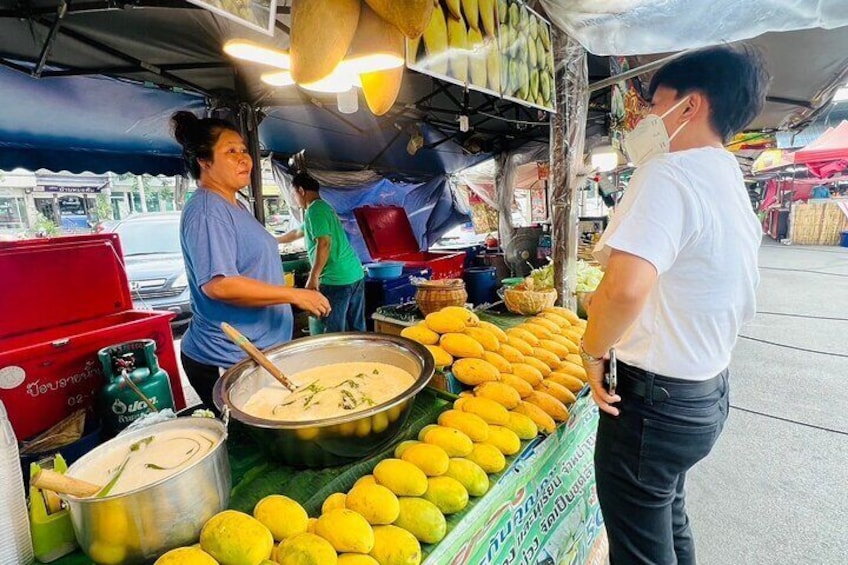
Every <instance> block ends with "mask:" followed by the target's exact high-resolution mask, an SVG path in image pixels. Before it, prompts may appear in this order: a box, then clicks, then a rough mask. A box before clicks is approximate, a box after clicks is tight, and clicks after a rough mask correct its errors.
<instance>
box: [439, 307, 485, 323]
mask: <svg viewBox="0 0 848 565" xmlns="http://www.w3.org/2000/svg"><path fill="white" fill-rule="evenodd" d="M439 312H442V313H444V314H450V315H451V316H456V317H457V318H459V319H460V320H462V323H463V324H465V325H466V326H467V327H474V326H477V325H479V324H480V318H478V317H477V314H475V313H474V312H472V311H471V310H469V309H468V308H463V307H462V306H445V307H444V308H442V309H441V310H439Z"/></svg>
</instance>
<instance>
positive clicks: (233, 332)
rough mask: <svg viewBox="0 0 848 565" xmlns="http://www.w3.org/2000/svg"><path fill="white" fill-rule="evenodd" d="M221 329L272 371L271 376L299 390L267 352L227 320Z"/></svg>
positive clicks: (288, 386)
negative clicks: (269, 357)
mask: <svg viewBox="0 0 848 565" xmlns="http://www.w3.org/2000/svg"><path fill="white" fill-rule="evenodd" d="M221 330H222V331H223V332H224V334H225V335H226V336H227V337H228V338H230V340H231V341H232V342H233V343H235V344H236V345H238V346H239V347H241V348H242V350H243V351H244V352H245V353H247V354H248V356H249V357H250V358H251V359H253V360H254V361H256V362H257V363H259V366H261V367H262V368H263V369H265V370H266V371H268V372H269V373H271V376H272V377H274V378H275V379H277V380H278V381H279V382H280V384H281V385H283V386H284V387H286V388H287V389H289V390H290V391H292V392H295V391H296V390H297V387H296V386H295V385H294V384H293V383H292V382H291V381H290V380H288V379H287V378H286V376H285V375H284V374H283V372H282V371H281V370H280V368H279V367H277V366H276V365H274V363H272V362H271V360H270V359H268V358H267V357H265V354H264V353H262V352H261V351H259V349H258V348H257V347H256V346H255V345H253V343H251V341H250V340H249V339H247V338H246V337H244V335H242V333H241V332H240V331H238V330H237V329H235V328H234V327H232V326H231V325H230V324H228V323H227V322H221Z"/></svg>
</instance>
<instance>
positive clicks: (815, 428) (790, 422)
mask: <svg viewBox="0 0 848 565" xmlns="http://www.w3.org/2000/svg"><path fill="white" fill-rule="evenodd" d="M730 407H731V408H733V409H734V410H738V411H740V412H746V413H748V414H753V415H755V416H762V417H763V418H770V419H772V420H779V421H781V422H786V423H789V424H795V425H798V426H804V427H805V428H812V429H814V430H820V431H823V432H830V433H832V434H839V435H842V436H848V432H846V431H843V430H837V429H834V428H826V427H824V426H818V425H816V424H808V423H807V422H801V421H800V420H793V419H791V418H784V417H783V416H775V415H774V414H767V413H765V412H758V411H757V410H751V409H749V408H742V407H740V406H735V405H733V404H731V405H730Z"/></svg>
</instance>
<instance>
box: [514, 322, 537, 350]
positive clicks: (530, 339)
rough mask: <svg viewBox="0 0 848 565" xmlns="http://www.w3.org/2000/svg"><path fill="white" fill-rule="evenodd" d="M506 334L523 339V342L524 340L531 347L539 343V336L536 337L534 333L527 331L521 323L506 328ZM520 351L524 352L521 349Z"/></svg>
mask: <svg viewBox="0 0 848 565" xmlns="http://www.w3.org/2000/svg"><path fill="white" fill-rule="evenodd" d="M506 335H507V336H514V337H517V338H518V339H520V340H521V341H523V342H525V343H527V344H529V345H531V346H533V347H536V346H537V345H539V338H538V337H536V334H534V333H533V332H531V331H529V330H528V329H527V328H525V327H523V326H521V325H519V326H516V327H514V328H510V329H508V330H506ZM519 351H521V349H520V348H519ZM522 353H524V352H523V351H522Z"/></svg>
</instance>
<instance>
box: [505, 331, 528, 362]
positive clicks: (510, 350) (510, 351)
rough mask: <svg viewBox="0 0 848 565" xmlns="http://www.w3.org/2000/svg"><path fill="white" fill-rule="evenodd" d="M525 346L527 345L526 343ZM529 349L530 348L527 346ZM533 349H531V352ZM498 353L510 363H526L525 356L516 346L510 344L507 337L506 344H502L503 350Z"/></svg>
mask: <svg viewBox="0 0 848 565" xmlns="http://www.w3.org/2000/svg"><path fill="white" fill-rule="evenodd" d="M525 345H527V344H526V343H525ZM527 347H530V346H529V345H527ZM532 350H533V349H532V348H531V349H530V351H532ZM498 353H499V354H500V355H501V356H502V357H503V358H504V359H506V360H507V361H509V362H510V363H523V362H524V354H523V353H521V352H520V351H519V350H518V349H516V348H515V347H514V346H512V345H510V344H509V338H508V337H507V339H506V341H505V342H504V343H501V348H500V350H499V351H498Z"/></svg>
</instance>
